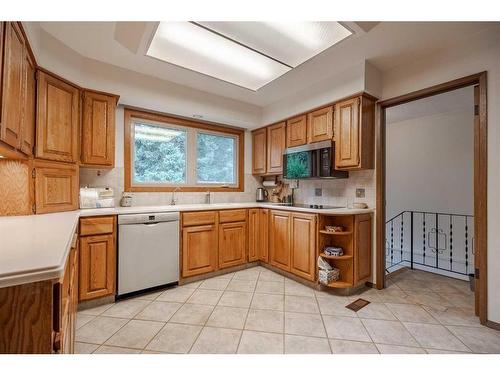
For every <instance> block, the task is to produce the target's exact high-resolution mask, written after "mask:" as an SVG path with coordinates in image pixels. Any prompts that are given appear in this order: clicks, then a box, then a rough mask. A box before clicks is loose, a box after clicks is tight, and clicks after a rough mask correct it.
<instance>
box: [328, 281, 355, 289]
mask: <svg viewBox="0 0 500 375" xmlns="http://www.w3.org/2000/svg"><path fill="white" fill-rule="evenodd" d="M327 286H328V287H330V288H349V287H351V286H352V283H349V282H346V281H332V282H330V283H328V285H327Z"/></svg>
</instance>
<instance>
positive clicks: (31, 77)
mask: <svg viewBox="0 0 500 375" xmlns="http://www.w3.org/2000/svg"><path fill="white" fill-rule="evenodd" d="M35 75H36V67H35V62H34V61H33V58H32V57H31V54H29V53H28V52H27V51H26V54H25V64H24V116H23V127H22V131H21V151H22V152H23V153H25V154H26V155H30V156H31V155H33V148H34V146H35V117H36V115H35V113H36V78H35Z"/></svg>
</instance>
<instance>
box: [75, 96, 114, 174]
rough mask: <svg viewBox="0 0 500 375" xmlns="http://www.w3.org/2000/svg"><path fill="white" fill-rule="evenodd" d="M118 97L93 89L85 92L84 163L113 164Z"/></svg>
mask: <svg viewBox="0 0 500 375" xmlns="http://www.w3.org/2000/svg"><path fill="white" fill-rule="evenodd" d="M115 111H116V98H115V97H114V96H109V95H103V94H99V93H95V92H92V91H85V92H84V93H83V116H82V119H83V122H82V155H81V161H82V163H83V164H89V165H103V166H110V167H111V166H113V164H114V160H115Z"/></svg>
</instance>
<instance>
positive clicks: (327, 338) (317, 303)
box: [313, 292, 334, 354]
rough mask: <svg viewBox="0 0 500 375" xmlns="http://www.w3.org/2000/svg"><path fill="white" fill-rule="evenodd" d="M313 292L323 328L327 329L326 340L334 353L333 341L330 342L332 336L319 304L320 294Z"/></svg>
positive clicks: (331, 352)
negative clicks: (329, 333) (329, 334)
mask: <svg viewBox="0 0 500 375" xmlns="http://www.w3.org/2000/svg"><path fill="white" fill-rule="evenodd" d="M313 294H314V300H315V301H316V306H317V307H318V310H319V316H320V317H321V323H322V324H323V329H324V330H325V335H326V341H327V342H328V347H329V348H330V354H334V353H333V348H332V343H331V342H330V337H329V336H328V331H327V330H326V325H325V320H324V319H323V314H322V313H321V307H320V306H319V302H318V296H317V295H316V293H314V292H313Z"/></svg>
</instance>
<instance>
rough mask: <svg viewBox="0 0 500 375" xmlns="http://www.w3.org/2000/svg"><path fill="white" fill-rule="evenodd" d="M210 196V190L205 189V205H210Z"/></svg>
mask: <svg viewBox="0 0 500 375" xmlns="http://www.w3.org/2000/svg"><path fill="white" fill-rule="evenodd" d="M211 200H212V199H211V195H210V189H207V193H206V194H205V203H206V204H210V202H211Z"/></svg>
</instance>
